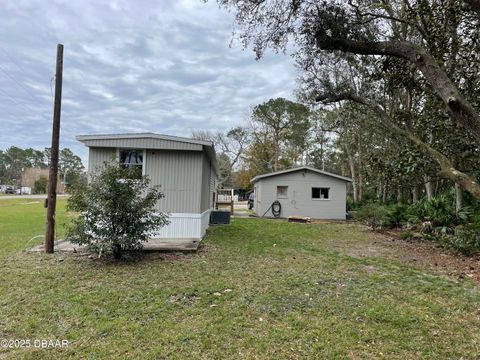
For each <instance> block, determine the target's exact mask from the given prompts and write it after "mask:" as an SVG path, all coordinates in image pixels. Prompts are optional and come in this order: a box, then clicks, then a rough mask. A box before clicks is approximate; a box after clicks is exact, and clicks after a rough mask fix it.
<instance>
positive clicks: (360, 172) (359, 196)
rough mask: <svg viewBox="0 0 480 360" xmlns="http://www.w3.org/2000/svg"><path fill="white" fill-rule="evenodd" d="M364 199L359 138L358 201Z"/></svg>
mask: <svg viewBox="0 0 480 360" xmlns="http://www.w3.org/2000/svg"><path fill="white" fill-rule="evenodd" d="M362 199H363V173H362V143H361V142H360V137H359V138H358V201H362Z"/></svg>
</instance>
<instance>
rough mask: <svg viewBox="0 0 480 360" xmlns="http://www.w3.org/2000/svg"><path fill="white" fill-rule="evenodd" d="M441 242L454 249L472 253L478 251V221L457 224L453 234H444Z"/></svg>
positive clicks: (479, 235)
mask: <svg viewBox="0 0 480 360" xmlns="http://www.w3.org/2000/svg"><path fill="white" fill-rule="evenodd" d="M441 241H442V243H443V244H444V245H445V246H447V247H449V248H452V249H453V250H455V251H459V252H461V253H464V254H467V255H472V254H475V253H479V252H480V221H478V220H477V221H476V222H473V223H470V224H467V225H464V226H458V227H457V228H456V229H455V233H454V234H446V235H444V236H443V237H442V238H441Z"/></svg>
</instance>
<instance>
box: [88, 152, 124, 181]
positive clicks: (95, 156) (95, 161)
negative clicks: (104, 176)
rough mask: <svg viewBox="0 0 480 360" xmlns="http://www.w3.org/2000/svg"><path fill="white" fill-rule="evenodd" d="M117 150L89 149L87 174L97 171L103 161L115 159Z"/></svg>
mask: <svg viewBox="0 0 480 360" xmlns="http://www.w3.org/2000/svg"><path fill="white" fill-rule="evenodd" d="M116 156H117V149H115V148H90V149H89V152H88V174H89V175H91V174H93V173H94V172H95V171H97V170H98V169H99V168H100V167H101V166H102V165H103V164H104V162H105V161H110V160H112V159H115V157H116Z"/></svg>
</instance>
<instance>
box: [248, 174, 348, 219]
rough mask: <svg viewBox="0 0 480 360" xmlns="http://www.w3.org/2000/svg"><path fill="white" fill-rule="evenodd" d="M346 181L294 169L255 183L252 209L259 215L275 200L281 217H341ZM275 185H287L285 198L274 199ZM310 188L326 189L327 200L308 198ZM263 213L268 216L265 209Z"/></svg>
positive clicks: (310, 193) (344, 207)
mask: <svg viewBox="0 0 480 360" xmlns="http://www.w3.org/2000/svg"><path fill="white" fill-rule="evenodd" d="M346 184H347V183H346V182H345V181H343V180H340V179H336V178H333V177H330V176H326V175H321V174H317V173H313V172H311V171H298V172H293V173H288V174H284V175H277V176H272V177H268V178H264V179H260V180H258V181H257V182H256V183H255V185H254V186H255V189H256V192H257V193H256V195H255V197H256V201H255V212H256V213H257V214H258V215H260V216H262V215H263V214H264V213H265V211H267V209H268V208H269V207H270V205H271V204H272V203H273V202H274V201H275V200H278V201H279V202H280V204H281V205H282V212H281V215H280V216H281V217H282V218H286V217H288V216H295V215H297V216H309V217H312V218H315V219H342V220H344V219H345V213H346V201H347V189H346ZM277 186H288V190H287V198H277ZM312 187H327V188H330V199H329V200H320V199H312ZM265 216H272V213H271V211H269V212H268V213H267V214H266V215H265Z"/></svg>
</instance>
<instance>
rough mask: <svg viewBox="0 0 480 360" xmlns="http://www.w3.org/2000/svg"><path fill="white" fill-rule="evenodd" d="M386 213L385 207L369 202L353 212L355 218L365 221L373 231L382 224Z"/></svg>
mask: <svg viewBox="0 0 480 360" xmlns="http://www.w3.org/2000/svg"><path fill="white" fill-rule="evenodd" d="M387 215H388V211H387V209H385V207H383V206H381V205H378V204H374V203H370V204H367V205H365V206H363V207H362V208H360V209H359V210H358V211H357V213H356V214H355V218H356V219H358V220H360V221H361V222H363V223H365V224H366V225H368V226H369V227H371V228H372V230H373V231H375V230H377V228H379V227H380V226H381V225H382V224H383V222H384V221H385V219H386V217H387Z"/></svg>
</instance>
